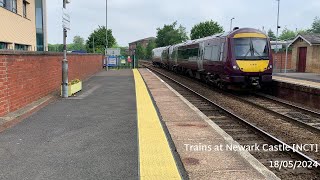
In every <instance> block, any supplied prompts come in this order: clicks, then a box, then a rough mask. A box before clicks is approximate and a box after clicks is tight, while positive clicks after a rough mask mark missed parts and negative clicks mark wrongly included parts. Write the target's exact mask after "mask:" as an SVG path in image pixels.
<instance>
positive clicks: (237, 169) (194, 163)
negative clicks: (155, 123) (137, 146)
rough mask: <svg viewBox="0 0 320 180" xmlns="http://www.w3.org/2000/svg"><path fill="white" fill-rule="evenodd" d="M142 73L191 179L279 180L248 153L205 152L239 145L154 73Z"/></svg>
mask: <svg viewBox="0 0 320 180" xmlns="http://www.w3.org/2000/svg"><path fill="white" fill-rule="evenodd" d="M139 71H140V73H141V75H142V77H143V79H144V81H145V82H146V84H147V86H148V88H149V91H150V92H151V94H152V96H153V99H154V101H155V104H156V105H157V107H158V109H159V112H160V114H161V117H162V120H163V121H164V125H165V126H166V127H167V128H168V131H169V133H170V136H171V138H172V140H173V142H174V145H175V147H176V149H177V152H178V154H179V156H180V159H181V161H182V163H183V166H184V168H185V170H186V172H187V174H188V176H189V178H190V179H219V180H221V179H245V180H248V179H278V178H277V177H276V176H275V175H274V174H273V173H272V172H271V171H269V170H268V169H267V168H266V167H264V166H263V165H262V164H261V163H260V162H258V160H256V159H255V158H254V157H253V156H251V155H250V154H249V153H248V152H247V151H241V152H235V151H224V150H221V151H219V150H211V151H210V150H209V149H206V148H205V147H208V146H209V145H212V149H213V146H214V145H223V146H225V145H226V144H237V142H235V141H233V139H232V138H231V137H230V136H229V135H227V134H226V133H225V132H224V131H223V130H222V129H221V128H219V127H218V126H217V125H216V124H214V123H213V121H211V120H210V119H209V118H208V117H206V116H205V115H204V114H202V113H201V112H200V111H199V110H198V109H197V108H196V107H194V106H193V105H192V104H190V103H189V102H188V101H187V100H186V99H185V98H183V97H182V96H181V95H180V94H178V93H177V92H176V91H174V90H173V89H172V88H171V87H170V86H169V85H167V84H166V83H164V82H163V81H161V80H160V79H158V78H157V77H156V76H155V75H154V74H153V73H151V72H150V71H148V70H147V69H140V70H139ZM191 145H192V146H193V148H190V146H191ZM195 147H198V148H195Z"/></svg>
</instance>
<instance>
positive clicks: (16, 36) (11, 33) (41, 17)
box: [0, 0, 47, 51]
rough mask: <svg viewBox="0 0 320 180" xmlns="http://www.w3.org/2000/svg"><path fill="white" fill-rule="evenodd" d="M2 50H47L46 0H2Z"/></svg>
mask: <svg viewBox="0 0 320 180" xmlns="http://www.w3.org/2000/svg"><path fill="white" fill-rule="evenodd" d="M0 19H1V20H0V50H25V51H46V50H47V29H46V25H47V21H46V0H0Z"/></svg>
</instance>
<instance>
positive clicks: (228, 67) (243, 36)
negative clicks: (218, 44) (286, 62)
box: [220, 28, 273, 87]
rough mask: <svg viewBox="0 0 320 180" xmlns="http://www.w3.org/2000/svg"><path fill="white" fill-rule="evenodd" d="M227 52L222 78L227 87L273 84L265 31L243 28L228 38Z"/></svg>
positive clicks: (268, 44) (268, 42) (268, 46)
mask: <svg viewBox="0 0 320 180" xmlns="http://www.w3.org/2000/svg"><path fill="white" fill-rule="evenodd" d="M227 42H228V43H227V44H228V51H227V52H228V53H227V56H226V59H225V63H224V71H223V73H222V74H221V75H220V78H221V79H222V81H223V82H225V83H226V84H233V85H237V84H238V85H241V86H246V87H248V86H253V87H260V86H261V85H266V84H269V83H270V82H272V66H273V60H272V52H271V48H270V41H269V38H268V36H267V35H266V34H265V33H263V32H262V31H259V30H256V29H252V28H242V29H236V30H234V31H232V32H231V33H230V34H228V36H227Z"/></svg>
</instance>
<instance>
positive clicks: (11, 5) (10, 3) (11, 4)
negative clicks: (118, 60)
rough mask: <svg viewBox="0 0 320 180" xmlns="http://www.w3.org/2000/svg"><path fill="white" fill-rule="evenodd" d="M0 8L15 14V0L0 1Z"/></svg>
mask: <svg viewBox="0 0 320 180" xmlns="http://www.w3.org/2000/svg"><path fill="white" fill-rule="evenodd" d="M0 6H1V7H5V8H6V9H8V10H9V11H12V12H14V13H17V0H0Z"/></svg>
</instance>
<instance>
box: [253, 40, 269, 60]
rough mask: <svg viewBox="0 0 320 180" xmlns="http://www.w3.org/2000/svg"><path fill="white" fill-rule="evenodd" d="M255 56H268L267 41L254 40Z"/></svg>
mask: <svg viewBox="0 0 320 180" xmlns="http://www.w3.org/2000/svg"><path fill="white" fill-rule="evenodd" d="M252 46H253V55H254V56H268V45H267V41H266V39H252Z"/></svg>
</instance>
